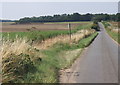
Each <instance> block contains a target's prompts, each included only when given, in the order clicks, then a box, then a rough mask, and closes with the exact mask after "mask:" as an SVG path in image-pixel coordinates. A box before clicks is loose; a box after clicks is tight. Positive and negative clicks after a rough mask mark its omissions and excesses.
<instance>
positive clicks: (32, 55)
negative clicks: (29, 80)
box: [0, 38, 42, 83]
mask: <svg viewBox="0 0 120 85" xmlns="http://www.w3.org/2000/svg"><path fill="white" fill-rule="evenodd" d="M1 41H2V44H1V49H0V55H1V58H2V60H1V62H2V82H3V83H6V82H15V81H18V80H19V79H20V78H22V77H23V76H25V75H26V74H27V73H28V72H30V71H33V68H35V66H34V63H35V61H36V60H41V57H42V55H41V54H40V52H38V50H37V49H34V48H33V47H31V46H30V44H29V42H28V40H27V39H26V38H24V39H22V38H21V39H20V38H19V39H15V40H14V41H11V40H9V39H8V40H5V39H2V40H1Z"/></svg>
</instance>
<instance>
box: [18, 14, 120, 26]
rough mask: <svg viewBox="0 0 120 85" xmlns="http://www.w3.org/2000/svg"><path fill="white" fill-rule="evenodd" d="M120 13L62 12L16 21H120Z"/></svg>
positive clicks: (20, 22) (22, 22)
mask: <svg viewBox="0 0 120 85" xmlns="http://www.w3.org/2000/svg"><path fill="white" fill-rule="evenodd" d="M119 19H120V13H117V14H103V13H101V14H89V13H87V14H82V15H81V14H79V13H73V14H62V15H58V14H57V15H53V16H40V17H24V18H21V19H19V20H17V21H16V23H19V24H24V23H33V22H34V23H35V22H41V23H44V22H73V21H101V20H103V21H120V20H119Z"/></svg>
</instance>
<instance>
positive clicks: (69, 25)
mask: <svg viewBox="0 0 120 85" xmlns="http://www.w3.org/2000/svg"><path fill="white" fill-rule="evenodd" d="M68 29H69V35H70V41H71V37H72V36H71V24H70V23H68Z"/></svg>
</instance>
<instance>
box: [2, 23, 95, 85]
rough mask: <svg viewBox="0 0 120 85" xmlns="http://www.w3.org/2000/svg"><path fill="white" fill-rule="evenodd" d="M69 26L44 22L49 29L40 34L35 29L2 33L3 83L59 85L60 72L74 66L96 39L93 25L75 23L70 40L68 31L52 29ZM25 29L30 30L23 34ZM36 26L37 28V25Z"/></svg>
mask: <svg viewBox="0 0 120 85" xmlns="http://www.w3.org/2000/svg"><path fill="white" fill-rule="evenodd" d="M66 23H67V22H61V23H58V22H57V23H44V24H43V26H47V29H50V30H46V29H45V28H44V30H41V31H39V30H36V29H34V30H30V31H28V32H27V31H25V32H13V31H12V32H11V28H9V29H10V30H6V32H5V31H4V32H1V35H2V49H1V50H0V53H1V54H0V55H2V61H1V62H2V82H3V83H58V82H59V70H60V69H65V68H68V67H69V66H71V65H72V63H73V62H74V61H75V60H76V58H77V57H79V55H80V53H81V52H82V50H83V49H84V48H85V47H87V46H88V45H89V44H90V43H91V42H92V41H93V40H94V38H95V37H96V36H97V32H95V30H93V29H91V26H92V23H91V22H72V24H74V25H73V28H72V31H71V33H72V36H71V39H70V36H69V31H68V30H63V28H62V30H61V29H60V30H58V28H56V29H55V30H53V28H54V27H57V26H60V28H61V27H64V26H66V25H67V24H66ZM4 25H6V26H7V25H8V26H15V27H16V29H18V28H19V27H18V26H19V25H17V26H16V25H11V23H9V24H8V23H4ZM20 26H21V25H20ZM24 26H26V27H27V26H28V24H26V25H25V24H24V25H22V26H21V27H23V28H21V29H20V28H19V29H20V30H21V31H24V30H23V29H26V28H25V27H24ZM29 26H32V24H30V25H29ZM34 26H38V23H37V24H36V25H35V24H34ZM49 26H51V28H49ZM17 27H18V28H17ZM3 29H4V28H3ZM14 29H15V28H14ZM39 29H40V28H39ZM41 29H42V28H41ZM66 29H68V28H66ZM70 53H71V55H70Z"/></svg>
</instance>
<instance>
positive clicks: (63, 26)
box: [1, 22, 89, 32]
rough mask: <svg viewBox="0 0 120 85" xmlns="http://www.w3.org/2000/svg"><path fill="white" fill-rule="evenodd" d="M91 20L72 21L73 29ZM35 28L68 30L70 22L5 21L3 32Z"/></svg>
mask: <svg viewBox="0 0 120 85" xmlns="http://www.w3.org/2000/svg"><path fill="white" fill-rule="evenodd" d="M87 23H89V22H70V24H71V29H74V28H76V27H77V26H79V25H85V24H87ZM31 30H32V31H33V30H68V22H55V23H31V24H15V23H14V22H3V23H2V30H1V31H3V32H27V31H31Z"/></svg>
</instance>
